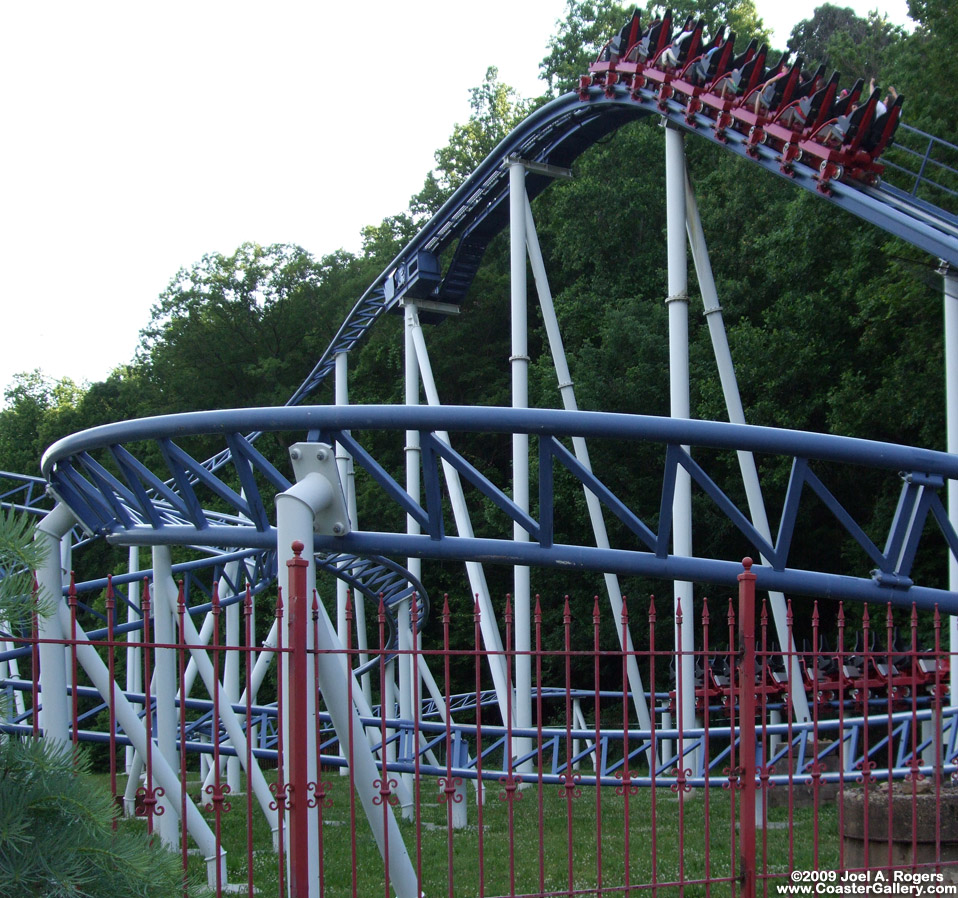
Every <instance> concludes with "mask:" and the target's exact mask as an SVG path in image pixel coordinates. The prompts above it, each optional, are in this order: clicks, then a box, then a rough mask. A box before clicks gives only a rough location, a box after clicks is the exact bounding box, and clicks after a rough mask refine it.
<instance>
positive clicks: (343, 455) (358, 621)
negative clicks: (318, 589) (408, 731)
mask: <svg viewBox="0 0 958 898" xmlns="http://www.w3.org/2000/svg"><path fill="white" fill-rule="evenodd" d="M336 405H344V406H345V405H349V354H348V353H345V352H338V353H336ZM336 466H337V467H338V468H339V481H340V483H342V485H343V493H344V495H345V498H346V509H347V511H348V513H349V520H350V522H351V526H353V527H358V526H359V515H358V513H357V508H356V470H355V467H354V465H353V457H352V456H351V455H350V454H349V452H348V451H347V450H346V448H345V447H344V446H342V445H340V444H339V443H337V444H336ZM348 592H349V587H348V586H347V584H346V583H345V582H344V581H343V580H340V579H338V578H337V580H336V632H337V633H338V634H339V641H340V642H341V643H342V644H343V645H346V635H345V634H346V594H347V593H348ZM354 598H355V601H354V602H353V620H354V623H355V627H356V632H355V633H353V637H352V645H353V647H354V648H358V649H359V650H360V653H359V663H360V664H365V663H366V661H368V660H369V655H367V654H366V649H367V648H368V645H369V643H368V637H367V634H366V603H365V602H364V601H363V598H362V596H355V597H354ZM362 688H363V694H364V695H365V696H366V700H367V702H369V703H370V704H372V683H371V682H370V677H369V674H365V675H364V676H363V677H362ZM341 769H342V768H341Z"/></svg>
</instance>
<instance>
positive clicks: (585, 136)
mask: <svg viewBox="0 0 958 898" xmlns="http://www.w3.org/2000/svg"><path fill="white" fill-rule="evenodd" d="M647 117H659V118H661V119H663V120H664V121H665V122H666V123H667V124H668V125H669V126H670V127H675V128H679V129H681V130H683V131H685V132H686V133H690V134H694V135H696V136H697V137H700V138H702V139H704V140H708V141H710V142H711V143H713V144H716V145H717V146H720V147H722V148H723V149H725V150H727V151H728V152H730V153H733V154H735V155H736V156H738V157H739V158H741V159H742V160H743V161H745V162H747V163H749V164H752V165H757V166H759V167H761V168H763V169H765V170H766V171H768V172H770V173H772V174H773V175H776V176H778V177H781V178H784V179H785V180H787V181H789V182H790V183H792V184H794V185H795V186H796V187H799V188H802V189H804V190H807V191H809V192H811V193H812V194H814V195H815V196H817V197H820V198H821V199H823V200H826V201H828V202H831V203H832V204H834V205H836V206H838V207H839V208H842V209H844V210H845V211H847V212H851V213H852V214H853V215H856V216H858V217H859V218H862V219H864V220H865V221H868V222H870V223H872V224H874V225H876V226H877V227H879V228H881V229H883V230H885V231H887V232H888V233H890V234H893V235H895V236H897V237H900V238H901V239H903V240H905V241H907V242H908V243H910V244H912V245H913V246H916V247H918V248H920V249H923V250H924V251H926V252H928V253H930V254H931V255H933V256H935V257H937V258H940V259H943V260H944V261H946V262H948V263H950V264H952V265H958V218H956V216H954V215H952V214H950V213H948V212H946V211H945V210H943V209H939V208H937V207H935V206H932V205H930V204H929V203H926V202H924V201H922V200H920V199H918V198H916V197H914V196H912V195H911V194H908V193H905V192H904V191H902V190H899V189H897V188H894V187H892V186H889V185H885V184H881V185H879V186H878V187H866V186H861V185H857V184H845V183H842V182H841V181H834V180H832V181H829V184H828V192H827V193H826V192H823V191H822V190H821V189H820V187H821V186H822V184H821V178H820V175H819V172H818V170H817V169H815V168H811V167H809V166H807V165H803V164H802V163H801V162H796V163H794V164H793V165H792V168H791V172H790V173H785V172H783V171H782V157H781V154H780V153H778V152H776V151H775V150H774V149H772V148H771V147H767V146H764V145H759V146H757V147H755V146H750V145H749V142H748V138H747V136H746V135H743V134H741V133H739V132H737V131H733V130H731V129H726V130H725V131H724V132H723V133H722V134H721V135H720V134H719V133H718V132H717V131H716V130H715V128H714V127H713V125H714V122H713V121H712V120H711V119H710V118H709V117H707V116H705V115H703V114H700V113H693V114H692V115H689V113H688V111H687V109H686V107H685V106H683V105H682V104H681V103H680V102H678V100H676V99H669V100H666V101H664V102H660V100H659V97H658V96H657V94H656V93H654V92H653V91H652V90H650V89H648V88H642V89H640V90H638V91H631V90H629V89H628V88H626V87H623V86H621V85H615V86H613V87H611V88H609V89H604V88H601V87H590V88H589V89H588V91H587V98H586V99H585V100H583V99H581V97H580V95H579V94H578V93H568V94H565V95H564V96H562V97H559V98H558V99H556V100H553V101H552V102H551V103H549V104H547V105H546V106H543V107H542V108H541V109H539V110H537V111H536V112H534V113H533V114H532V115H530V116H529V117H528V118H527V119H526V120H525V121H523V122H522V123H521V124H520V125H519V126H518V127H517V128H516V129H515V130H514V131H513V132H512V133H511V134H510V135H509V136H508V137H507V138H506V139H505V140H503V141H502V142H501V143H500V144H499V146H498V147H496V149H495V150H494V151H493V152H492V153H491V154H490V155H489V156H488V158H487V159H486V160H485V161H484V162H483V163H482V164H481V165H480V166H479V168H477V169H476V171H475V172H474V173H473V174H472V175H471V176H470V177H469V178H468V180H466V181H465V183H463V184H462V185H461V186H460V187H459V189H458V190H457V191H456V192H455V193H454V194H453V196H452V197H450V198H449V200H448V201H447V202H446V203H445V204H444V205H443V207H442V208H441V209H440V210H439V212H437V213H436V215H435V216H434V217H433V218H432V220H431V221H430V222H429V223H428V224H427V225H426V226H425V227H423V229H422V230H421V231H420V232H419V234H417V235H416V237H415V238H414V239H413V240H412V241H410V243H409V244H408V245H407V246H406V247H405V249H403V251H402V252H401V253H400V254H399V255H398V256H397V257H396V258H395V259H394V260H393V261H392V263H390V265H389V267H388V268H387V269H386V270H385V271H383V272H382V274H380V276H379V277H378V278H377V279H376V280H375V281H374V282H373V283H372V284H371V285H370V287H369V288H368V289H367V290H366V292H365V293H364V294H363V296H362V297H361V298H360V300H359V302H358V303H357V304H356V305H355V306H354V307H353V309H352V311H351V312H350V313H349V315H348V317H347V318H346V320H345V321H344V322H343V325H342V326H341V327H340V329H339V332H338V333H337V334H336V337H335V338H334V339H333V341H332V342H331V343H330V345H329V347H328V348H327V350H326V351H325V352H324V353H323V355H322V357H321V358H320V360H319V362H318V363H317V364H316V366H315V367H314V369H313V371H312V372H311V373H310V375H309V377H308V378H307V379H306V380H305V381H304V382H303V384H302V385H301V386H300V388H299V389H298V390H297V391H296V392H295V393H294V394H293V396H292V397H291V398H290V399H289V401H288V402H287V405H298V404H299V403H301V402H303V401H304V400H305V399H306V398H307V397H308V396H310V395H311V394H312V393H313V392H314V391H315V390H316V389H317V388H318V387H319V385H320V384H321V383H322V382H323V381H324V379H325V378H326V377H327V375H328V374H329V373H330V372H331V371H332V370H333V367H334V364H335V358H336V356H337V355H339V354H340V353H343V352H348V351H349V350H350V349H352V348H353V346H355V345H356V343H357V342H358V341H359V340H360V339H361V338H362V337H363V335H364V334H365V332H366V331H367V330H368V328H370V327H371V326H372V325H373V324H374V323H375V322H376V321H377V320H378V319H379V317H380V316H381V315H382V314H383V313H384V312H387V311H389V310H390V309H392V308H394V307H395V306H396V305H397V304H398V303H399V301H400V299H402V297H403V296H404V295H406V294H407V293H408V294H409V295H411V296H416V297H420V298H430V299H434V300H437V301H440V302H447V303H452V304H456V303H459V302H461V301H462V299H463V298H464V297H465V294H466V292H467V290H468V288H469V285H470V284H471V283H472V280H473V277H474V276H475V273H476V271H477V269H478V267H479V263H480V261H481V259H482V255H483V253H484V252H485V250H486V247H487V246H488V245H489V242H490V241H491V239H492V238H493V237H494V236H495V235H496V234H498V233H499V232H500V231H501V230H502V229H503V228H504V227H505V226H506V225H507V224H508V218H509V211H508V187H509V174H508V167H507V165H506V164H505V162H506V160H508V159H509V158H510V157H518V158H521V159H523V160H525V161H528V162H535V163H539V164H540V165H543V166H555V167H560V168H565V167H568V166H569V165H571V164H572V163H573V162H574V161H575V160H576V159H577V158H578V157H579V156H580V155H581V154H582V153H583V152H585V151H586V150H587V149H589V147H591V146H592V145H593V144H595V143H596V142H597V141H599V140H601V139H602V138H603V137H605V136H607V135H608V134H610V133H611V132H613V131H616V130H618V129H619V128H621V127H622V126H623V125H626V124H628V123H629V122H632V121H636V120H637V119H641V118H647ZM552 180H553V175H552V174H551V173H550V172H549V171H548V170H547V169H544V170H542V171H540V172H538V173H537V172H536V171H534V170H530V171H529V174H528V176H527V178H526V185H527V191H528V193H529V195H530V197H534V196H536V195H538V194H539V193H541V192H542V191H543V190H545V188H546V187H547V186H548V185H549V184H550V183H551V181H552ZM453 244H455V245H456V249H455V252H454V255H453V258H452V260H451V262H450V264H449V267H448V269H447V271H446V273H445V275H444V276H443V277H441V278H440V277H439V276H438V271H439V268H438V265H437V264H436V260H437V259H438V257H439V255H440V254H441V253H442V252H443V251H445V250H447V249H449V248H450V247H452V246H453Z"/></svg>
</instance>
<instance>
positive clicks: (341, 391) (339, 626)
mask: <svg viewBox="0 0 958 898" xmlns="http://www.w3.org/2000/svg"><path fill="white" fill-rule="evenodd" d="M348 372H349V357H348V356H347V354H346V353H345V352H339V353H337V354H336V381H335V384H336V405H349V374H348ZM336 465H337V467H338V468H339V480H340V482H341V483H346V477H347V475H348V473H349V453H348V452H347V451H346V450H345V449H344V448H342V447H341V446H340V445H339V444H337V445H336ZM348 591H349V587H348V586H347V585H346V583H345V582H344V581H343V580H337V581H336V632H337V634H338V635H339V641H340V642H341V643H342V644H343V645H346V593H347V592H348Z"/></svg>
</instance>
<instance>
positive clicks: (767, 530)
mask: <svg viewBox="0 0 958 898" xmlns="http://www.w3.org/2000/svg"><path fill="white" fill-rule="evenodd" d="M685 209H686V227H687V228H688V235H689V245H690V246H691V248H692V260H693V262H694V263H695V273H696V276H697V278H698V282H699V290H700V292H701V294H702V304H703V306H704V307H705V320H706V322H707V323H708V326H709V336H710V337H711V339H712V351H713V352H714V354H715V363H716V365H717V366H718V372H719V380H720V381H721V383H722V392H723V394H724V396H725V407H726V409H727V410H728V419H729V421H730V422H731V423H732V424H745V409H744V407H743V406H742V396H741V394H740V393H739V389H738V379H737V378H736V376H735V365H734V363H733V362H732V351H731V349H730V348H729V345H728V334H727V333H726V331H725V321H724V319H723V317H722V307H721V305H719V299H718V290H716V288H715V278H714V276H713V274H712V263H711V261H710V260H709V252H708V246H707V245H706V242H705V231H704V230H703V228H702V218H701V216H700V215H699V208H698V203H697V202H696V199H695V192H694V191H693V190H692V184H691V182H690V181H688V180H687V181H686V194H685ZM738 464H739V468H740V470H741V472H742V481H743V483H744V485H745V496H746V499H747V500H748V508H749V513H750V514H751V516H752V523H753V524H754V525H755V529H756V530H757V531H758V532H759V533H760V534H761V535H762V536H763V537H765V539H767V540H768V541H769V543H771V542H772V530H771V527H770V526H769V523H768V514H767V513H766V510H765V500H764V498H763V497H762V486H761V483H760V482H759V479H758V468H757V467H756V465H755V456H754V455H752V453H751V452H739V453H738ZM762 562H763V563H767V559H766V558H764V557H762ZM769 602H770V604H771V606H772V618H773V620H774V621H775V632H776V633H777V634H778V644H779V645H780V646H783V647H784V648H783V650H784V651H786V652H788V653H789V655H788V657H789V658H790V661H789V664H788V667H787V670H788V677H789V680H790V681H791V683H792V685H793V688H792V689H790V690H789V692H790V693H791V696H792V710H793V712H794V715H795V720H797V721H799V722H802V721H807V720H811V716H810V714H809V710H808V696H807V695H806V694H805V689H804V687H802V685H801V684H802V668H801V665H800V664H799V661H798V656H797V655H796V654H795V643H794V640H793V639H792V638H791V635H790V634H789V632H788V624H787V621H786V615H787V606H786V604H785V596H784V594H783V593H780V592H770V593H769Z"/></svg>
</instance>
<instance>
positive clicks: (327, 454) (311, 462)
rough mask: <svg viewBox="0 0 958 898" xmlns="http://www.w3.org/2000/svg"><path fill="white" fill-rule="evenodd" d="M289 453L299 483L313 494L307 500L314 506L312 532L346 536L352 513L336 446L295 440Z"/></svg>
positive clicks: (299, 485)
mask: <svg viewBox="0 0 958 898" xmlns="http://www.w3.org/2000/svg"><path fill="white" fill-rule="evenodd" d="M289 457H290V459H291V460H292V462H293V474H294V476H295V477H296V487H300V488H306V489H307V490H308V491H309V492H310V494H311V495H310V497H309V499H308V500H307V501H308V502H309V505H310V507H311V508H312V510H313V532H314V533H320V534H322V535H324V536H345V535H346V534H347V533H349V530H350V526H349V513H348V512H347V510H346V499H345V497H344V495H343V485H342V483H341V482H340V479H339V466H338V465H337V464H336V455H335V453H334V452H333V447H332V446H330V445H328V444H327V443H294V444H293V445H292V446H290V449H289ZM296 487H294V488H293V489H296Z"/></svg>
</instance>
